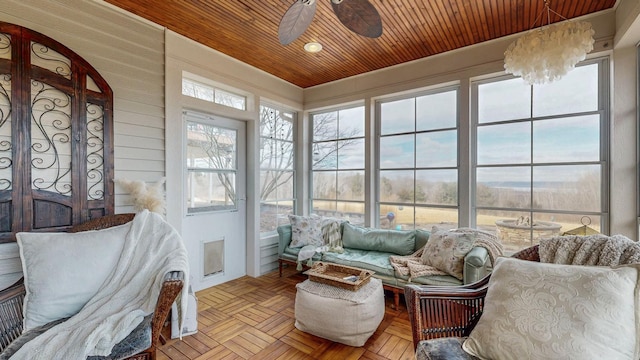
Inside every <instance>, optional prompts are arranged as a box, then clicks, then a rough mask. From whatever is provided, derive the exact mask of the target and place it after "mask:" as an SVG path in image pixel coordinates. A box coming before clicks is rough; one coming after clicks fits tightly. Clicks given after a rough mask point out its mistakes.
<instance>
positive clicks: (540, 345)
mask: <svg viewBox="0 0 640 360" xmlns="http://www.w3.org/2000/svg"><path fill="white" fill-rule="evenodd" d="M638 289H639V288H638V264H634V265H627V266H621V267H614V268H609V267H604V266H579V265H560V264H545V263H539V262H535V261H525V260H518V259H513V258H498V259H497V260H496V266H495V267H494V270H493V273H492V274H491V279H490V280H489V288H488V291H487V297H486V299H485V307H484V312H483V313H482V316H480V320H479V321H478V324H477V325H476V327H475V328H474V329H473V330H472V331H471V334H470V335H469V338H468V339H467V340H466V341H465V342H464V344H463V349H464V350H465V351H466V352H467V353H469V354H471V355H473V356H476V357H479V358H481V359H496V360H506V359H513V360H519V359H533V358H535V359H607V360H613V359H638V356H639V345H640V341H639V340H638V339H640V338H639V337H638V335H639V334H638V328H639V325H640V323H639V318H638V305H637V304H638Z"/></svg>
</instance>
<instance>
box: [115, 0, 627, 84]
mask: <svg viewBox="0 0 640 360" xmlns="http://www.w3.org/2000/svg"><path fill="white" fill-rule="evenodd" d="M294 1H295V0H162V1H158V0H106V2H108V3H111V4H113V5H115V6H118V7H120V8H122V9H124V10H127V11H129V12H131V13H134V14H136V15H138V16H141V17H143V18H146V19H148V20H150V21H152V22H154V23H157V24H160V25H162V26H164V27H166V28H168V29H170V30H172V31H174V32H176V33H179V34H182V35H184V36H186V37H188V38H191V39H193V40H195V41H197V42H200V43H202V44H204V45H207V46H209V47H211V48H213V49H215V50H218V51H220V52H222V53H224V54H227V55H229V56H231V57H234V58H236V59H238V60H240V61H242V62H244V63H247V64H250V65H252V66H255V67H257V68H259V69H262V70H264V71H266V72H268V73H270V74H273V75H275V76H277V77H279V78H282V79H284V80H286V81H288V82H290V83H293V84H295V85H298V86H300V87H302V88H307V87H310V86H314V85H319V84H323V83H326V82H330V81H334V80H338V79H342V78H346V77H349V76H353V75H357V74H362V73H365V72H368V71H372V70H377V69H381V68H385V67H388V66H392V65H396V64H400V63H404V62H407V61H412V60H416V59H420V58H424V57H427V56H431V55H435V54H439V53H442V52H445V51H450V50H454V49H458V48H461V47H464V46H468V45H472V44H476V43H480V42H483V41H488V40H492V39H496V38H499V37H502V36H506V35H510V34H513V33H518V32H521V31H526V30H529V29H530V28H531V27H532V25H533V24H534V23H535V22H536V19H537V18H538V17H539V15H540V14H541V13H542V12H543V10H544V1H543V0H370V1H371V3H372V4H373V5H374V6H375V7H376V9H377V10H378V12H379V13H380V16H381V18H382V24H383V34H382V36H381V37H379V38H377V39H370V38H366V37H363V36H360V35H357V34H354V33H352V32H351V31H349V30H348V29H347V28H345V27H344V26H343V25H342V24H341V23H340V22H339V21H338V19H337V18H336V16H335V15H334V13H333V10H332V8H331V4H330V0H317V2H318V3H317V10H316V14H315V17H314V19H313V22H312V24H311V26H310V27H309V28H308V29H307V31H306V32H305V33H304V34H302V36H300V37H299V38H298V39H297V40H295V41H293V42H292V43H291V44H289V45H286V46H283V45H281V44H280V43H279V42H278V24H279V22H280V18H281V17H282V15H283V14H284V13H285V12H286V11H287V9H288V8H289V6H290V5H291V4H292V3H293V2H294ZM345 1H349V0H345ZM615 2H616V0H551V2H550V6H551V9H552V10H554V11H555V12H557V13H559V14H560V15H561V16H563V17H565V18H567V19H571V18H575V17H578V16H582V15H586V14H590V13H594V12H598V11H602V10H606V9H610V8H612V7H613V6H614V5H615ZM545 14H546V13H545ZM545 18H546V15H545ZM559 20H562V19H561V18H559V17H557V16H556V17H554V16H553V15H552V18H551V22H556V21H559ZM544 23H546V20H545V22H544ZM537 24H538V25H539V24H540V20H538V23H537ZM595 37H596V38H597V37H598V34H596V35H595ZM310 41H318V42H320V43H321V44H322V45H323V50H322V51H321V52H319V53H316V54H309V53H306V52H305V51H304V50H303V45H304V44H305V43H307V42H310Z"/></svg>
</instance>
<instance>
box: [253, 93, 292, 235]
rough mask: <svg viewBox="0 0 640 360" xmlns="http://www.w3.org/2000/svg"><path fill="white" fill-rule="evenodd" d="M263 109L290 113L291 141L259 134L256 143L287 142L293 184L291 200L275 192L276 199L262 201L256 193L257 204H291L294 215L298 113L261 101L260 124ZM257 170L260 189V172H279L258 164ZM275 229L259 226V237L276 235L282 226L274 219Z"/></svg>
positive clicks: (260, 149)
mask: <svg viewBox="0 0 640 360" xmlns="http://www.w3.org/2000/svg"><path fill="white" fill-rule="evenodd" d="M263 107H268V108H270V109H272V110H275V111H277V112H279V113H290V114H291V117H292V123H291V127H292V130H291V132H292V133H291V140H290V141H289V140H286V139H282V138H270V137H269V138H267V137H265V136H263V134H262V133H260V134H259V136H258V141H259V142H260V143H261V142H262V139H272V140H277V141H284V142H288V143H290V144H291V163H292V164H291V169H290V171H291V173H292V179H291V183H292V184H293V189H292V197H291V198H279V197H278V192H277V191H276V198H275V199H274V200H268V201H267V200H262V198H261V195H260V194H259V193H258V196H257V198H258V202H259V206H260V207H262V204H263V203H274V202H275V203H276V206H277V207H278V203H280V202H291V204H292V210H291V213H292V214H295V213H296V211H297V209H298V199H297V197H296V194H297V169H296V161H297V157H298V153H297V146H298V144H297V140H298V137H297V134H298V113H297V112H296V111H294V110H292V109H288V108H285V107H283V106H279V105H275V104H273V103H270V102H267V101H263V102H261V104H260V111H259V113H260V120H259V121H260V123H261V122H262V108H263ZM260 126H262V125H261V124H260V125H259V127H260ZM261 151H262V146H261V145H260V146H259V152H261ZM258 156H259V157H260V159H262V154H258ZM258 168H259V170H258V171H259V174H260V176H259V183H260V187H262V172H263V170H281V169H276V168H268V169H266V168H263V167H262V164H260V163H259V164H258ZM276 214H277V215H276V216H279V215H280V214H279V212H278V211H276ZM260 223H262V211H260ZM276 223H277V224H276V227H275V228H274V230H272V231H262V225H261V226H260V231H259V232H260V236H269V235H273V234H276V232H277V226H278V225H282V224H280V223H279V222H278V221H277V219H276ZM286 223H287V224H288V219H287V221H286Z"/></svg>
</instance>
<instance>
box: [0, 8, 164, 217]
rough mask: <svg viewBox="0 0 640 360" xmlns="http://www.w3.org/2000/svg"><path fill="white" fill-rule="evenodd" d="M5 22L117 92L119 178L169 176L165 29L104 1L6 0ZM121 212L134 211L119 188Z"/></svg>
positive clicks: (2, 12)
mask: <svg viewBox="0 0 640 360" xmlns="http://www.w3.org/2000/svg"><path fill="white" fill-rule="evenodd" d="M0 21H5V22H9V23H13V24H18V25H21V26H24V27H27V28H30V29H32V30H35V31H38V32H40V33H42V34H44V35H46V36H48V37H51V38H53V39H55V40H57V41H59V42H60V43H62V44H64V45H66V46H67V47H69V48H70V49H72V50H73V51H75V52H76V53H78V54H79V55H80V56H82V57H83V58H85V60H87V61H88V62H89V63H90V64H91V65H93V66H94V67H95V68H96V69H97V70H98V72H99V73H100V74H101V75H102V76H103V77H104V78H105V79H106V80H107V82H108V83H109V85H110V86H111V88H112V89H113V94H114V121H115V124H114V132H115V136H114V144H115V150H114V153H115V177H116V178H127V179H136V180H144V181H147V182H155V181H157V180H159V179H160V178H161V177H163V176H164V172H165V165H164V143H165V141H164V136H165V135H164V30H163V29H162V28H161V27H158V26H156V25H153V24H151V23H149V22H146V21H144V20H140V19H138V18H135V17H133V16H131V15H129V14H126V13H124V12H122V11H120V10H117V9H115V8H113V7H111V6H110V5H108V4H106V3H104V2H103V1H90V0H20V1H15V0H2V1H1V3H0ZM115 203H116V212H118V213H119V212H129V211H132V210H133V208H132V207H131V202H130V200H129V197H128V196H127V195H126V194H125V193H123V191H122V190H121V189H119V188H118V187H116V200H115Z"/></svg>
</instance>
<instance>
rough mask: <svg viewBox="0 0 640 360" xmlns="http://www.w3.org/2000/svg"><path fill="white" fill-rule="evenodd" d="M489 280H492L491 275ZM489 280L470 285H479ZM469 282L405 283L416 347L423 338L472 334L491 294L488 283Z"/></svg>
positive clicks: (406, 299)
mask: <svg viewBox="0 0 640 360" xmlns="http://www.w3.org/2000/svg"><path fill="white" fill-rule="evenodd" d="M485 279H486V282H488V278H485ZM485 279H482V280H480V281H479V282H477V283H475V284H469V285H474V286H476V285H477V284H478V283H481V282H483V281H485ZM469 285H467V287H462V286H450V287H443V286H424V285H422V286H419V285H407V286H405V288H404V294H405V295H404V296H405V301H406V303H407V310H408V312H409V319H410V321H411V331H412V335H413V345H414V347H416V346H417V345H418V343H419V342H420V341H421V340H427V339H435V338H440V337H450V336H455V337H458V336H468V335H469V333H470V332H471V329H473V327H474V326H475V325H476V323H477V322H478V319H479V318H480V315H481V314H482V310H483V308H484V298H485V296H486V294H487V286H486V284H484V285H480V286H477V288H470V287H469Z"/></svg>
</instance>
